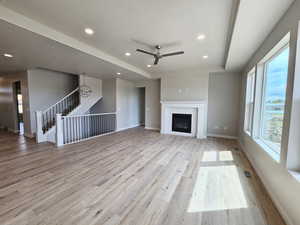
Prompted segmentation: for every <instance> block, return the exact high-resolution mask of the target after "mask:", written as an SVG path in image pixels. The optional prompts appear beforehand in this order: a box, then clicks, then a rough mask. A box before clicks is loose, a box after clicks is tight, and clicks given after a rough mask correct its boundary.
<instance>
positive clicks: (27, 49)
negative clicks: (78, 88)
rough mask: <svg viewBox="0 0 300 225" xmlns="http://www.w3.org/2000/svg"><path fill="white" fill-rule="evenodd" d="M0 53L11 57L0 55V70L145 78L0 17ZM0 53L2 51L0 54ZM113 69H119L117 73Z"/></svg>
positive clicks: (1, 71)
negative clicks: (46, 71) (36, 69)
mask: <svg viewBox="0 0 300 225" xmlns="http://www.w3.org/2000/svg"><path fill="white" fill-rule="evenodd" d="M0 31H1V32H0V40H1V41H0V50H1V51H0V52H1V53H4V52H9V53H10V54H13V55H14V58H6V57H3V56H1V57H0V73H6V72H15V71H22V70H26V69H34V68H37V67H38V68H45V69H51V70H55V71H61V72H66V73H72V74H81V73H86V74H87V75H89V76H93V77H98V78H102V79H105V78H111V77H121V78H124V79H127V80H140V79H145V77H143V76H141V75H140V74H137V73H134V72H132V71H129V70H126V69H124V68H122V67H119V66H116V65H113V64H111V63H108V62H105V61H103V60H100V59H98V58H96V57H94V56H91V55H88V54H86V53H83V52H81V51H78V50H75V49H73V48H71V47H68V46H65V45H63V44H60V43H58V42H56V41H53V40H50V39H48V38H45V37H42V36H40V35H37V34H34V33H32V32H30V31H28V30H25V29H22V28H20V27H17V26H14V25H12V24H9V23H7V22H4V21H3V20H0ZM1 55H2V54H1ZM117 72H121V75H120V76H117V74H116V73H117Z"/></svg>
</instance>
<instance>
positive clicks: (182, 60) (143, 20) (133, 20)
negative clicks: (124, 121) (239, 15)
mask: <svg viewBox="0 0 300 225" xmlns="http://www.w3.org/2000/svg"><path fill="white" fill-rule="evenodd" d="M2 4H3V5H4V6H5V7H8V8H10V9H12V10H14V11H16V12H18V13H21V14H23V15H25V16H27V17H30V18H32V19H34V20H36V21H39V22H41V23H43V24H45V25H47V26H49V27H51V28H54V29H56V30H58V31H60V32H63V33H65V34H67V35H69V36H71V37H73V38H76V39H78V40H80V41H82V42H84V43H87V44H89V45H91V46H93V47H95V48H98V49H101V50H102V51H104V52H106V53H108V54H110V55H112V56H114V57H117V58H119V59H121V60H123V61H126V62H127V63H129V64H132V65H135V66H137V67H139V68H141V69H143V70H148V71H149V73H160V72H165V71H170V70H172V71H174V70H180V69H186V68H191V67H193V68H197V67H209V66H222V65H223V63H224V62H223V60H224V53H225V43H226V37H227V30H228V25H229V17H230V14H231V7H232V0H226V1H220V0H185V1H182V0H163V1H162V0H161V1H158V0H156V1H153V0H152V1H149V0H109V1H107V0H106V1H104V0H89V1H83V0H63V1H62V0H51V1H40V0H26V1H20V0H9V1H2ZM85 27H91V28H93V29H94V30H95V35H94V36H92V37H88V36H87V35H85V33H84V32H83V30H84V28H85ZM200 33H204V34H206V36H207V39H206V40H204V41H202V42H201V41H198V40H197V39H196V38H197V36H198V35H199V34H200ZM134 40H138V41H142V42H146V43H149V44H152V45H156V44H168V43H174V42H176V43H177V45H176V46H173V47H169V48H165V49H162V51H163V52H169V51H177V50H183V51H185V54H184V55H182V56H174V57H169V58H164V59H162V60H161V62H160V64H159V65H158V66H156V67H153V68H151V69H148V68H147V67H146V65H147V64H152V63H153V58H151V56H147V55H143V54H139V53H136V52H135V50H136V48H145V49H147V47H146V46H143V45H140V44H138V43H136V42H135V41H134ZM148 50H150V49H148ZM125 52H131V53H132V56H131V57H129V58H127V57H125V56H124V53H125ZM203 55H209V58H208V59H207V60H203V58H202V56H203Z"/></svg>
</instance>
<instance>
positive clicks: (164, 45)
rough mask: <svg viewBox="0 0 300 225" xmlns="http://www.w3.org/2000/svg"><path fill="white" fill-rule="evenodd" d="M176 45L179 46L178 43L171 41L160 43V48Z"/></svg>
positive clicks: (179, 43)
mask: <svg viewBox="0 0 300 225" xmlns="http://www.w3.org/2000/svg"><path fill="white" fill-rule="evenodd" d="M178 45H181V42H180V41H173V42H168V43H161V44H160V46H161V47H162V48H171V47H174V46H178Z"/></svg>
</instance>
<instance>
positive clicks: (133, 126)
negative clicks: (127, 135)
mask: <svg viewBox="0 0 300 225" xmlns="http://www.w3.org/2000/svg"><path fill="white" fill-rule="evenodd" d="M139 126H141V124H135V125H132V126H129V127H123V128H118V129H117V130H116V131H117V132H119V131H123V130H128V129H131V128H135V127H139Z"/></svg>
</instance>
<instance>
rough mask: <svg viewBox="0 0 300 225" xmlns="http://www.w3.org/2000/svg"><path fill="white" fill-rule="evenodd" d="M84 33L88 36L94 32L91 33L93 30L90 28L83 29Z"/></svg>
mask: <svg viewBox="0 0 300 225" xmlns="http://www.w3.org/2000/svg"><path fill="white" fill-rule="evenodd" d="M84 32H85V33H86V34H88V35H93V34H94V33H95V32H94V31H93V29H91V28H85V29H84Z"/></svg>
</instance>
